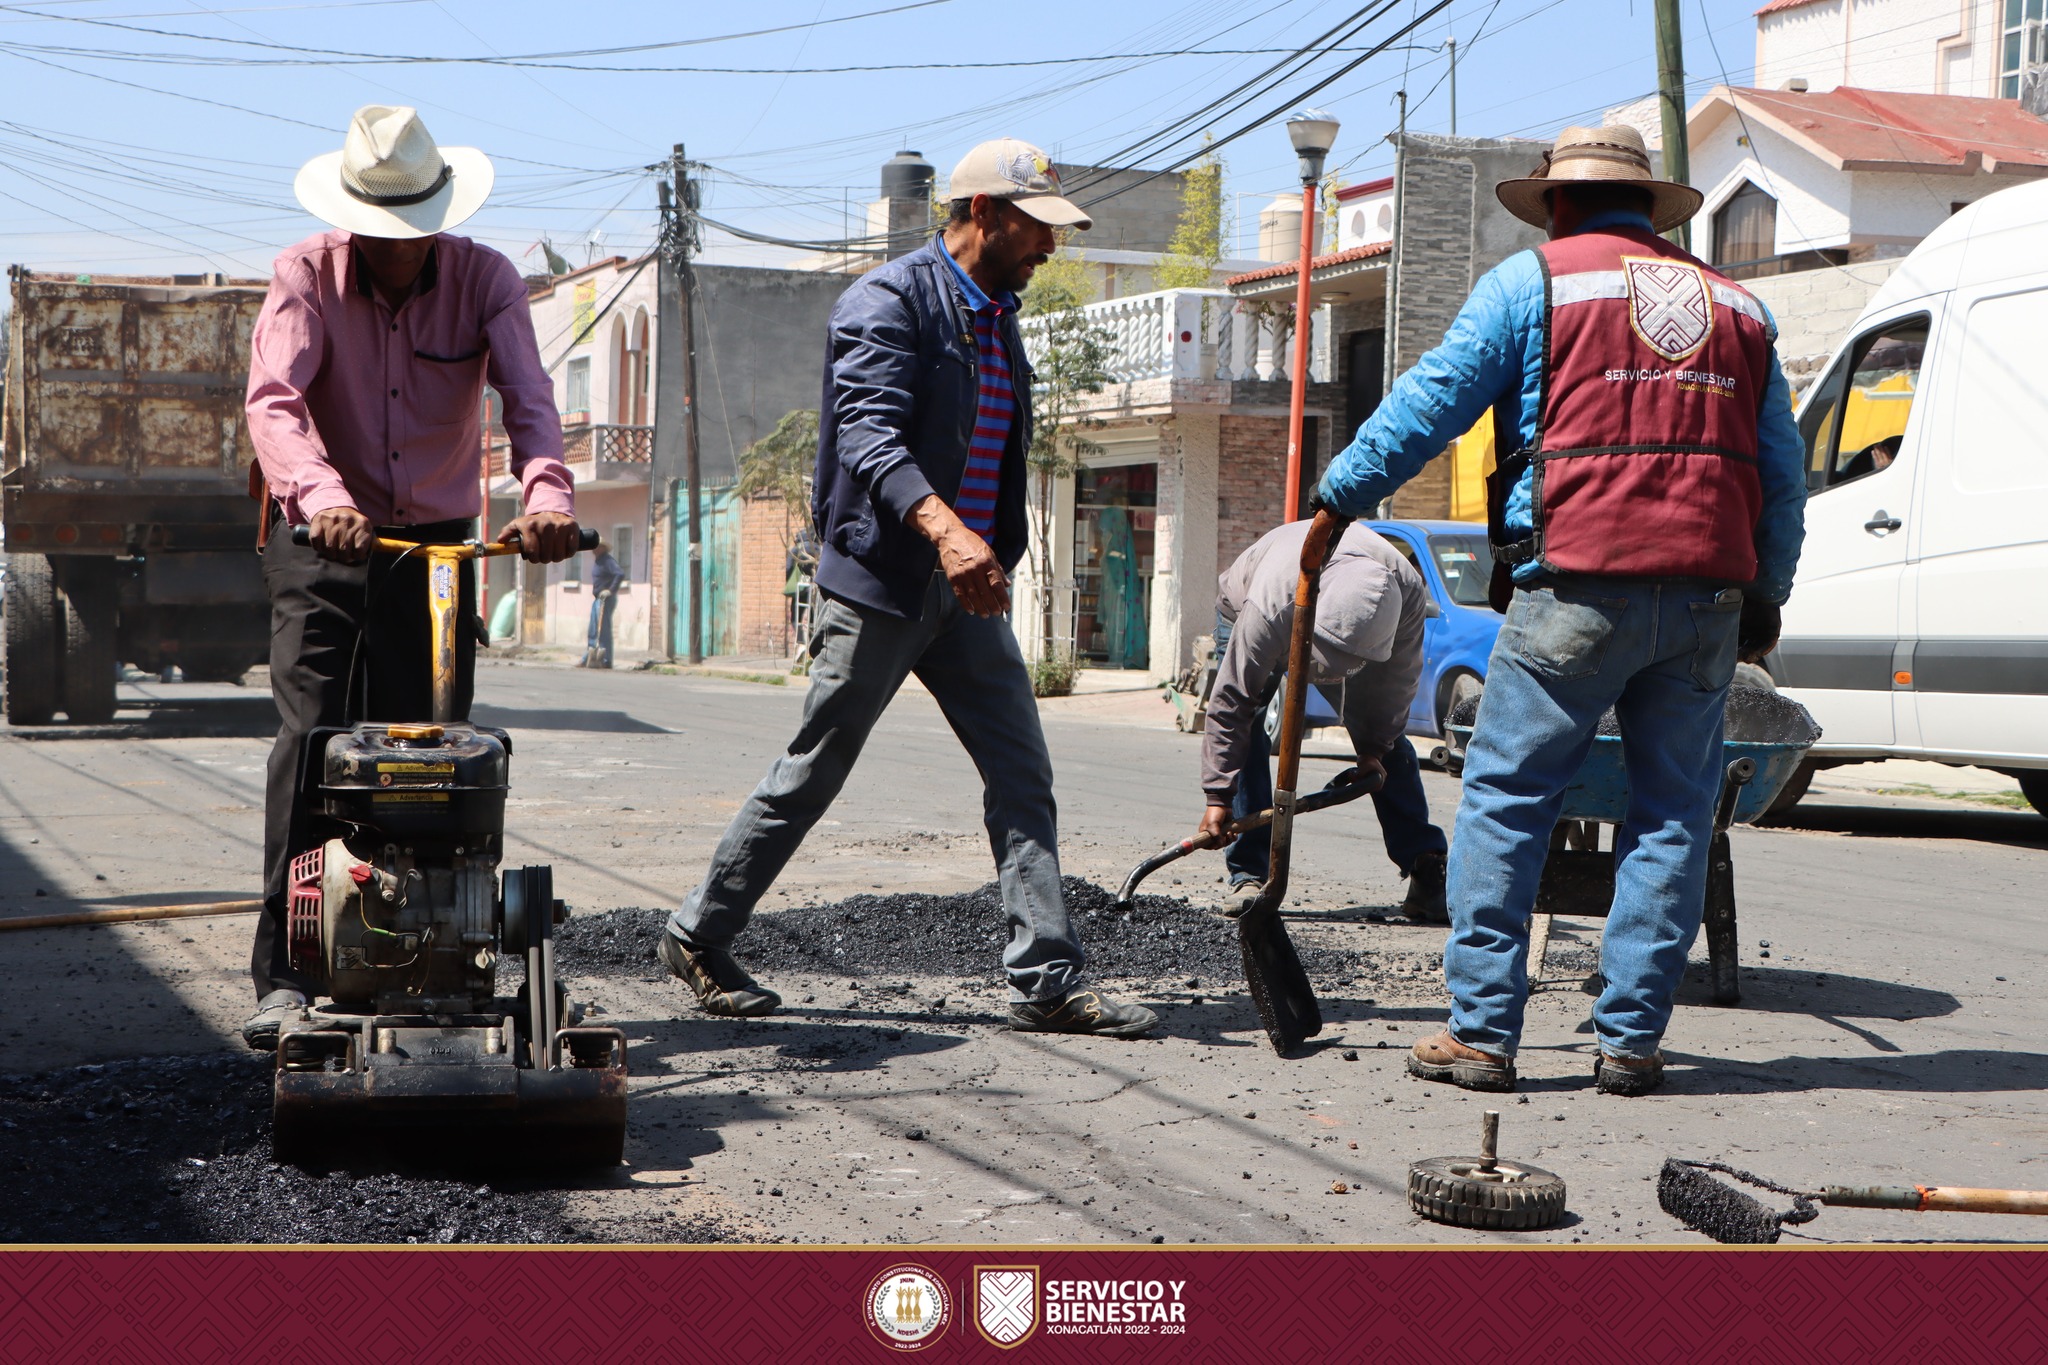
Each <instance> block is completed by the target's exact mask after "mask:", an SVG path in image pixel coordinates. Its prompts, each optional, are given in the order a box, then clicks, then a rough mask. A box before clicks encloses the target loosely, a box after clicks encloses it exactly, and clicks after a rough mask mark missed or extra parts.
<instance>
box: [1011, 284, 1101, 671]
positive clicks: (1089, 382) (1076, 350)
mask: <svg viewBox="0 0 2048 1365" xmlns="http://www.w3.org/2000/svg"><path fill="white" fill-rule="evenodd" d="M1055 267H1060V268H1059V269H1055ZM1092 292H1093V291H1092V290H1091V289H1090V288H1089V287H1088V280H1087V274H1086V269H1085V266H1084V264H1083V263H1082V262H1080V261H1076V260H1074V259H1073V258H1071V257H1068V258H1065V259H1062V258H1061V257H1058V256H1055V257H1053V259H1052V260H1050V261H1047V262H1046V263H1045V264H1044V265H1042V266H1040V267H1038V270H1037V272H1036V273H1035V275H1034V276H1033V278H1032V281H1031V289H1030V291H1029V292H1028V293H1026V295H1025V298H1024V311H1025V312H1026V313H1027V314H1030V315H1031V316H1032V317H1034V318H1035V319H1038V322H1037V323H1036V325H1034V327H1033V329H1032V330H1033V332H1034V333H1035V340H1036V341H1037V342H1038V344H1037V345H1036V346H1035V347H1033V348H1032V351H1033V353H1032V366H1033V368H1034V370H1035V371H1036V376H1035V382H1034V384H1033V387H1032V413H1033V417H1034V419H1035V424H1034V426H1033V430H1032V435H1031V448H1030V450H1028V451H1027V452H1025V467H1026V469H1027V471H1028V472H1029V476H1030V481H1031V495H1032V496H1031V573H1032V577H1033V578H1034V579H1035V580H1036V581H1037V583H1038V603H1039V611H1038V650H1037V658H1038V661H1039V663H1040V664H1041V665H1045V666H1047V667H1049V668H1050V669H1051V672H1047V671H1046V669H1045V668H1041V670H1040V671H1039V673H1037V674H1034V676H1035V677H1039V678H1040V681H1041V687H1040V691H1041V694H1043V693H1044V692H1046V691H1048V690H1056V688H1054V687H1050V686H1048V685H1047V684H1048V682H1049V681H1050V679H1051V678H1052V676H1053V675H1054V674H1060V673H1062V670H1061V669H1060V668H1059V667H1057V665H1058V664H1059V656H1060V655H1061V654H1062V653H1064V652H1065V647H1064V646H1063V645H1061V644H1060V643H1059V642H1058V641H1056V640H1055V639H1054V638H1053V553H1052V529H1053V527H1052V519H1053V511H1054V508H1055V507H1056V506H1057V500H1056V499H1055V497H1054V494H1055V493H1056V492H1057V490H1058V483H1059V481H1060V480H1061V479H1068V478H1072V477H1073V476H1074V472H1075V471H1076V470H1078V469H1079V468H1080V466H1081V459H1082V457H1083V456H1086V455H1092V454H1094V453H1096V452H1097V451H1099V450H1101V448H1102V447H1101V446H1099V445H1098V444H1096V443H1095V442H1094V441H1092V440H1090V439H1089V438H1088V436H1087V434H1086V433H1087V432H1088V431H1089V430H1090V429H1092V428H1094V427H1098V426H1100V425H1101V422H1100V420H1099V419H1097V418H1094V417H1091V416H1089V415H1087V413H1086V412H1085V411H1083V409H1084V407H1085V405H1086V400H1087V397H1088V395H1090V394H1097V393H1101V392H1102V390H1103V389H1104V388H1105V387H1107V386H1108V384H1109V383H1110V381H1111V380H1112V379H1113V378H1114V376H1113V375H1112V374H1111V373H1110V366H1111V364H1112V363H1114V361H1115V359H1116V336H1115V334H1114V333H1112V332H1111V331H1110V330H1109V329H1108V328H1107V327H1103V326H1099V325H1097V324H1096V323H1095V322H1093V321H1092V320H1091V319H1090V318H1089V316H1088V314H1087V312H1086V310H1085V308H1084V306H1083V305H1085V304H1086V303H1087V301H1088V295H1089V294H1091V293H1092ZM1068 663H1069V664H1071V656H1069V658H1068ZM1071 673H1072V669H1071V667H1067V668H1065V669H1064V675H1065V676H1066V677H1067V685H1068V686H1071V684H1072V678H1071Z"/></svg>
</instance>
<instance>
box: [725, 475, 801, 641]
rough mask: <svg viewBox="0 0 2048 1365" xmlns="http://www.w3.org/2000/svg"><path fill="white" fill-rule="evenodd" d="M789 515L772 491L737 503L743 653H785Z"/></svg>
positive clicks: (740, 638) (787, 608)
mask: <svg viewBox="0 0 2048 1365" xmlns="http://www.w3.org/2000/svg"><path fill="white" fill-rule="evenodd" d="M791 520H792V519H791V518H790V516H789V515H788V512H787V510H786V509H785V508H784V507H783V505H782V499H780V498H774V497H764V498H750V499H748V501H747V502H746V504H745V505H744V506H743V507H742V508H741V509H740V551H739V571H740V581H739V608H740V611H739V628H738V632H737V641H736V643H735V646H734V647H735V648H736V649H738V651H739V652H740V653H741V654H772V655H778V656H787V655H788V654H789V653H790V650H791V648H792V641H791V638H790V631H789V599H788V598H787V597H784V596H783V595H782V585H783V583H784V582H786V581H787V576H786V574H785V572H784V569H783V564H784V562H785V559H786V556H787V554H788V549H787V542H786V539H785V537H787V536H792V535H793V534H794V528H793V527H792V525H791Z"/></svg>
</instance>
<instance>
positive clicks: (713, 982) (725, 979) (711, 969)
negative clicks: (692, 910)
mask: <svg viewBox="0 0 2048 1365" xmlns="http://www.w3.org/2000/svg"><path fill="white" fill-rule="evenodd" d="M655 951H656V953H658V954H659V955H660V957H661V960H662V963H663V964H664V965H665V966H667V968H668V969H669V971H671V972H673V973H674V974H675V977H676V979H677V980H678V981H681V982H682V983H683V984H684V985H685V986H688V987H689V988H690V991H691V993H692V994H693V995H695V996H696V997H697V1008H699V1009H701V1010H703V1011H704V1012H705V1013H706V1014H719V1015H724V1016H725V1017H726V1018H728V1019H758V1018H760V1017H761V1016H762V1015H764V1014H773V1013H774V1012H775V1011H776V1010H777V1009H778V1008H780V1006H781V1004H782V997H781V996H779V995H777V994H776V993H775V992H774V991H771V990H769V989H768V988H767V987H766V986H763V985H762V984H761V983H760V982H758V981H756V980H754V978H753V977H751V976H749V975H747V969H746V968H745V967H742V966H740V964H739V963H738V962H737V961H735V960H734V958H733V955H732V954H731V953H729V952H727V951H726V950H725V949H723V948H706V947H703V946H701V945H699V944H695V943H685V942H683V941H682V940H681V939H679V938H677V937H676V936H675V935H674V934H672V933H670V932H668V931H667V930H663V931H662V935H661V943H660V944H659V946H657V947H656V949H655Z"/></svg>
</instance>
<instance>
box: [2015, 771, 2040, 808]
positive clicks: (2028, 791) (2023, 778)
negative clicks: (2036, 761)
mask: <svg viewBox="0 0 2048 1365" xmlns="http://www.w3.org/2000/svg"><path fill="white" fill-rule="evenodd" d="M2012 777H2013V781H2015V782H2017V783H2019V784H2020V794H2021V795H2023V796H2025V797H2026V798H2027V802H2028V804H2029V805H2031V806H2033V808H2034V809H2035V810H2037V811H2039V812H2040V813H2041V814H2043V815H2048V769H2043V768H2023V769H2021V770H2020V771H2019V772H2016V773H2014V774H2013V775H2012Z"/></svg>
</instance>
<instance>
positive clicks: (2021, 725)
mask: <svg viewBox="0 0 2048 1365" xmlns="http://www.w3.org/2000/svg"><path fill="white" fill-rule="evenodd" d="M2015 285H2019V286H2022V287H2015ZM2027 285H2031V286H2032V287H2031V288H2029V287H2024V286H2027ZM1995 289H1996V291H1997V292H1992V291H1991V290H1982V291H1973V293H1972V294H1971V295H1969V296H1965V295H1963V294H1961V293H1960V292H1959V293H1958V295H1957V296H1956V298H1955V300H1954V302H1953V303H1952V304H1951V306H1950V316H1951V318H1952V319H1953V322H1954V324H1955V325H1956V326H1958V327H1959V329H1960V334H1959V336H1958V337H1957V338H1956V339H1955V341H1954V342H1952V343H1951V344H1949V345H1948V346H1946V347H1945V355H1944V357H1943V365H1942V381H1941V393H1940V397H1941V400H1942V402H1941V407H1940V412H1939V414H1938V417H1939V421H1938V423H1937V424H1935V425H1938V427H1939V434H1938V435H1935V434H1934V433H1933V432H1932V430H1930V435H1931V436H1933V439H1930V440H1929V441H1928V442H1927V443H1926V444H1927V456H1928V467H1927V480H1926V483H1925V486H1924V488H1923V502H1922V510H1921V522H1920V527H1919V532H1920V534H1919V538H1918V540H1917V541H1916V542H1915V545H1914V554H1915V558H1916V560H1917V563H1916V564H1915V565H1914V568H1913V580H1914V582H1913V584H1912V590H1913V591H1914V593H1915V595H1916V597H1917V606H1918V609H1919V610H1918V613H1917V615H1918V631H1917V634H1918V639H1917V641H1916V642H1915V647H1914V650H1913V657H1912V674H1913V684H1912V686H1913V693H1912V700H1913V702H1914V704H1915V707H1916V709H1917V711H1918V716H1919V730H1920V737H1921V742H1922V743H1923V745H1924V746H1925V748H1926V749H1927V750H1928V752H1929V753H1930V754H1933V755H1937V756H1942V757H1953V758H1961V759H1986V760H1993V761H1995V760H1997V759H2000V758H2014V759H2030V760H2032V762H2031V763H2028V764H2026V765H2025V766H2039V765H2040V763H2041V762H2042V761H2043V760H2044V759H2048V381H2044V378H2043V372H2042V357H2043V355H2044V354H2048V349H2044V347H2048V342H2044V338H2048V278H2044V277H2042V276H2040V275H2035V276H2034V277H2033V278H2032V279H2026V278H2025V277H2022V278H2021V279H2020V280H2018V281H2015V282H2014V284H2002V285H2000V286H1995Z"/></svg>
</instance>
